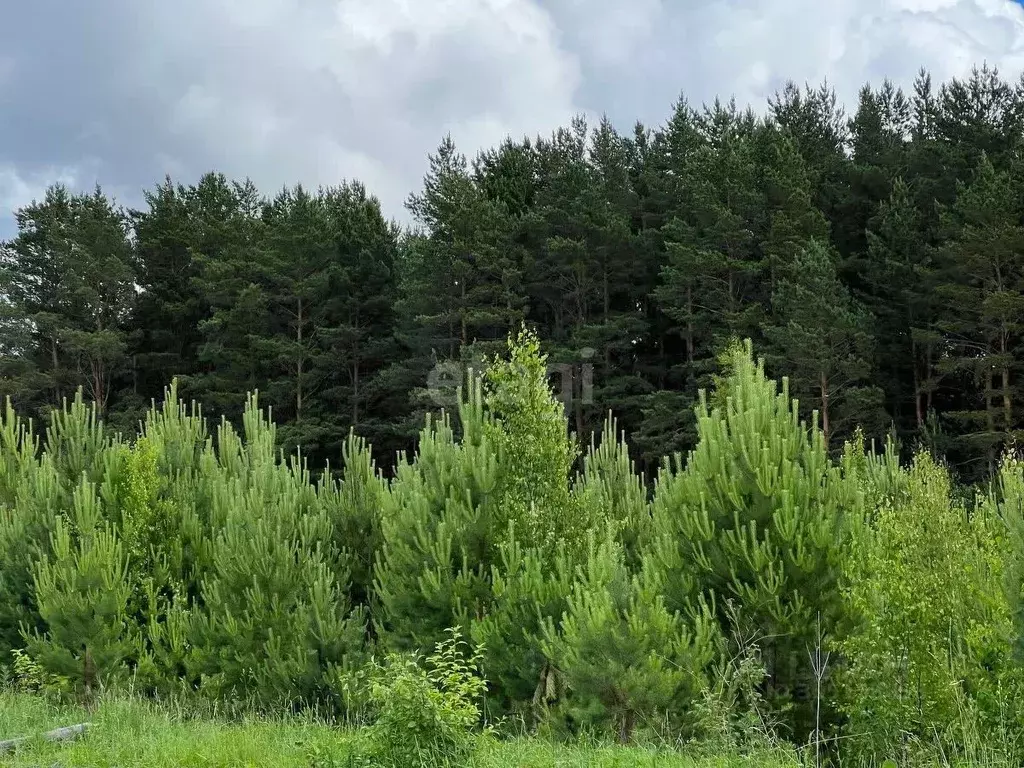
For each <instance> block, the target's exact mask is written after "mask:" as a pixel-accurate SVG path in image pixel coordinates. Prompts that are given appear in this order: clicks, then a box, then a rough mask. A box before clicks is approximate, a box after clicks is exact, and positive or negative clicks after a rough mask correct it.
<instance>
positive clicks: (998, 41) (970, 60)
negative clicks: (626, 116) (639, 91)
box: [673, 0, 1024, 106]
mask: <svg viewBox="0 0 1024 768" xmlns="http://www.w3.org/2000/svg"><path fill="white" fill-rule="evenodd" d="M684 17H685V18H680V19H679V20H677V23H676V24H674V25H673V26H674V28H675V29H677V30H678V29H679V28H680V27H681V26H682V27H687V28H689V30H690V31H691V34H692V40H693V44H694V45H693V48H692V54H691V57H692V58H696V59H699V60H700V61H702V62H703V63H704V66H703V69H704V71H705V72H706V73H707V75H708V80H709V82H707V83H706V87H704V86H705V84H696V85H698V87H699V89H700V91H701V92H702V96H703V95H704V92H706V91H707V90H713V91H717V92H722V93H723V94H726V95H728V94H731V93H732V94H735V95H736V98H737V100H738V101H740V102H751V103H753V104H755V105H757V106H760V105H762V104H763V102H764V99H765V98H766V97H767V96H768V95H770V93H771V91H773V90H774V89H775V88H776V87H777V86H778V83H779V82H780V81H784V80H787V79H793V80H796V81H797V82H804V81H809V82H811V83H814V84H816V83H819V82H821V81H822V80H823V79H825V78H826V77H827V79H828V80H829V82H830V83H831V84H832V85H833V86H834V87H835V88H836V90H837V92H838V94H839V95H840V97H841V98H842V99H843V100H844V101H846V102H847V103H850V102H852V101H853V100H854V98H855V97H856V94H857V90H858V89H859V88H860V86H861V85H863V84H864V83H865V82H866V81H869V80H870V81H872V82H874V83H879V82H880V81H881V80H882V79H883V78H885V77H889V78H890V79H892V80H894V81H896V82H898V83H901V84H909V83H910V82H911V81H912V80H913V78H914V77H915V76H916V74H917V72H918V70H919V69H920V68H921V67H922V66H924V67H926V68H927V69H928V70H930V71H931V73H932V75H933V80H934V81H936V82H941V81H944V80H947V79H948V78H950V77H954V76H964V75H966V74H968V72H969V70H970V68H971V67H972V66H973V65H980V64H981V63H983V62H985V61H987V62H988V63H989V64H995V65H997V66H998V67H999V68H1000V70H1001V71H1002V72H1003V74H1004V75H1006V76H1009V77H1011V78H1015V77H1016V76H1017V75H1018V74H1019V73H1020V72H1021V70H1022V69H1024V9H1022V8H1021V6H1020V5H1019V4H1017V3H1016V2H1011V1H1010V0H832V2H828V3H822V2H818V1H817V0H790V1H789V2H786V3H780V2H769V1H768V0H736V1H734V2H730V3H718V4H713V5H711V4H709V5H707V6H704V7H703V8H702V9H700V10H697V11H694V12H693V13H690V14H684ZM685 79H687V78H685V77H684V82H683V83H681V85H683V86H684V88H685V86H686V85H687V83H686V82H685Z"/></svg>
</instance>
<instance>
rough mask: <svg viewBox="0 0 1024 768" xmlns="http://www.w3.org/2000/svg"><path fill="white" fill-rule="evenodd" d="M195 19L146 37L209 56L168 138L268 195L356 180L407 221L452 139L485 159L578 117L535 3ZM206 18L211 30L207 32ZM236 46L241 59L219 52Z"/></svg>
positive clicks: (253, 10) (467, 1)
mask: <svg viewBox="0 0 1024 768" xmlns="http://www.w3.org/2000/svg"><path fill="white" fill-rule="evenodd" d="M300 7H302V8H303V10H301V11H300V10H299V8H300ZM188 8H189V9H190V13H191V14H192V16H193V23H191V24H186V25H184V26H182V25H181V24H178V25H177V27H173V29H176V32H174V31H172V32H170V33H168V30H167V28H166V27H165V26H164V25H163V22H167V23H171V21H172V20H171V19H169V18H164V17H161V23H160V24H157V23H156V22H154V23H153V24H152V28H151V29H148V30H144V31H143V34H144V35H147V36H148V35H151V36H152V39H150V40H148V44H147V47H150V50H151V51H152V47H151V46H156V47H157V49H160V48H163V49H164V50H166V51H167V52H168V53H169V52H170V51H173V50H177V49H178V48H179V46H181V45H182V43H183V41H184V39H185V38H190V39H191V40H192V46H191V48H190V49H191V50H193V51H195V50H201V51H205V52H206V53H205V54H199V55H200V57H201V59H202V61H201V63H200V65H199V66H196V67H195V68H194V70H193V74H192V75H191V77H190V78H189V81H188V82H182V83H181V85H180V87H179V88H178V90H177V92H174V91H173V90H172V91H171V92H170V93H168V94H167V96H168V102H169V104H168V105H167V106H168V107H169V120H168V123H167V124H168V127H169V129H170V131H171V133H172V135H173V136H174V138H175V140H176V141H177V142H179V144H183V145H190V146H193V147H196V148H197V149H198V150H200V151H201V153H202V154H203V155H205V156H208V157H211V158H214V159H215V161H216V162H217V163H218V166H217V167H218V169H221V170H224V171H225V172H227V173H229V174H231V175H249V176H251V177H252V178H253V179H254V181H256V182H257V183H258V184H260V185H261V186H262V187H267V188H278V187H280V186H281V185H283V184H287V183H293V182H295V181H302V182H303V183H306V184H309V185H314V186H315V185H317V184H331V183H337V182H339V181H341V179H342V178H349V179H352V178H359V179H360V180H362V181H363V182H364V183H365V184H366V185H367V187H368V188H369V190H370V191H371V192H373V193H375V194H377V195H378V196H379V197H381V199H382V202H383V203H384V205H385V210H386V211H387V212H388V214H390V215H398V216H402V214H403V210H402V204H403V201H404V200H405V198H406V196H407V195H408V193H409V192H410V191H412V189H413V188H415V187H416V186H417V185H418V184H419V181H420V178H421V176H422V174H423V172H424V171H425V170H426V156H427V153H428V152H430V151H432V150H433V149H434V148H435V147H436V146H437V144H438V142H439V141H440V139H441V138H442V136H443V135H444V134H445V133H448V132H450V133H452V135H453V137H454V138H455V139H456V141H457V142H458V143H459V144H460V146H461V147H463V148H464V149H465V151H466V152H467V153H469V154H472V153H473V152H475V150H476V149H477V148H479V147H482V146H488V145H491V144H494V143H497V142H499V141H500V140H501V139H502V138H503V137H504V136H505V135H507V134H513V135H522V134H527V133H536V132H538V131H544V132H547V131H550V130H552V129H554V128H555V127H557V126H558V125H561V124H563V123H565V122H566V121H567V120H568V119H569V117H570V116H571V115H572V114H573V113H574V112H576V111H578V109H579V107H578V105H577V104H576V103H575V93H576V89H577V85H578V83H579V80H580V72H579V67H578V65H577V62H576V59H575V57H574V56H572V55H570V54H569V53H567V52H566V51H564V50H563V49H562V48H561V47H560V46H559V41H558V31H557V29H556V27H555V25H554V23H553V21H552V19H551V17H550V16H549V15H548V13H547V12H545V11H544V10H543V9H542V8H541V7H540V6H538V5H537V4H536V3H534V2H532V0H485V1H481V0H446V1H445V2H436V3H424V2H422V0H419V1H417V2H413V1H412V0H336V1H335V2H331V3H327V4H325V3H319V4H317V3H313V4H310V5H303V4H302V3H299V2H298V0H291V1H289V0H259V1H258V2H255V3H250V2H246V3H244V4H243V3H241V2H240V0H218V1H217V2H213V3H209V4H205V5H202V6H200V5H199V3H198V1H197V0H196V2H193V3H190V4H189V5H188ZM201 14H202V15H205V20H206V24H197V23H195V17H196V16H198V15H201ZM157 26H160V27H161V29H160V34H159V35H158V34H157V30H156V27H157ZM196 35H199V36H200V39H199V40H196V39H195V36H196ZM215 38H216V39H215ZM225 40H230V41H231V51H232V53H231V55H229V56H227V57H225V56H221V55H219V54H215V53H213V52H214V51H217V50H218V48H219V46H218V43H223V42H224V41H225ZM151 55H152V56H153V59H154V60H155V59H157V58H159V57H158V56H157V54H156V53H152V54H151ZM154 66H155V65H154ZM149 71H150V73H151V72H152V69H150V70H149ZM174 154H175V156H176V157H181V152H180V151H178V152H176V153H174ZM341 166H346V167H341Z"/></svg>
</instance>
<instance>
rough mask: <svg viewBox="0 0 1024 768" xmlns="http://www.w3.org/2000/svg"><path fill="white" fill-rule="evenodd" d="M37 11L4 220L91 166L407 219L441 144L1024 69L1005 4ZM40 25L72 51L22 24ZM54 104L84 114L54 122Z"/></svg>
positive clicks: (325, 3) (474, 2)
mask: <svg viewBox="0 0 1024 768" xmlns="http://www.w3.org/2000/svg"><path fill="white" fill-rule="evenodd" d="M33 7H34V6H33V4H31V3H25V4H21V5H19V6H18V9H17V10H16V11H14V13H15V15H18V14H22V15H25V16H26V19H27V22H26V23H21V22H20V21H19V19H12V23H11V24H10V25H5V28H4V29H0V50H3V51H4V56H5V57H7V58H6V59H4V61H0V97H3V99H5V101H3V102H2V108H3V109H4V111H5V112H7V111H11V112H12V113H18V112H23V113H24V114H25V115H28V116H32V115H39V114H45V115H47V117H46V118H38V120H37V122H36V123H33V126H34V127H33V128H31V129H24V130H20V132H17V131H18V130H19V129H18V125H16V124H15V122H17V121H14V122H9V123H8V124H2V123H0V229H2V220H3V218H4V216H5V214H4V211H5V210H10V209H11V208H12V207H15V206H16V205H19V204H22V203H23V202H27V200H28V199H30V198H31V197H32V196H33V195H36V196H38V195H39V194H41V193H42V191H43V189H44V188H45V186H46V184H47V183H48V182H52V181H56V180H58V179H60V178H64V179H65V180H69V181H74V182H75V183H79V184H85V185H87V186H91V184H92V183H93V179H94V178H95V176H94V175H93V171H100V172H101V176H102V177H101V178H100V181H102V183H103V185H104V187H105V188H109V189H111V190H114V189H117V190H128V193H129V196H130V197H131V198H133V199H137V197H138V193H137V192H136V190H139V189H140V188H141V187H142V186H147V185H151V184H154V183H157V182H159V181H160V180H161V178H162V176H163V175H164V173H166V172H168V171H170V172H172V173H174V174H175V176H176V177H177V178H178V179H179V180H181V181H186V182H187V181H191V180H193V179H194V178H195V177H196V176H198V174H200V173H202V172H203V171H206V170H219V171H224V172H225V173H227V174H229V175H231V176H236V177H241V176H250V177H251V178H252V179H253V180H254V181H255V182H256V183H257V184H258V185H260V187H261V188H263V189H264V190H266V191H267V192H272V191H273V190H275V189H277V188H279V187H280V186H282V185H284V184H288V183H294V182H299V181H301V182H303V183H305V184H307V185H310V186H316V185H319V184H333V183H337V182H339V181H341V180H342V179H343V178H348V179H353V178H358V179H360V180H361V181H363V182H364V183H365V184H366V185H367V187H368V189H369V190H370V191H371V192H373V193H375V194H377V195H378V196H379V197H380V198H381V200H382V202H383V204H384V208H385V211H386V212H387V213H388V214H389V215H394V216H399V217H403V218H404V211H403V207H402V203H403V201H404V199H405V198H406V196H407V195H408V193H409V192H411V191H413V190H414V189H416V188H417V187H418V186H419V184H420V180H421V178H422V175H423V173H424V171H425V170H426V167H427V163H426V156H427V153H428V152H430V151H432V150H433V149H434V148H435V147H436V146H437V143H438V141H439V140H440V139H441V137H442V136H443V135H444V134H445V133H446V132H451V133H452V134H453V136H454V137H455V139H456V141H457V142H458V144H459V146H460V148H461V149H462V150H463V151H464V152H466V153H467V154H469V155H472V154H473V153H475V151H476V150H477V149H479V148H482V147H486V146H489V145H492V144H495V143H497V142H498V141H500V140H501V139H502V138H503V137H504V136H505V135H506V134H512V135H514V136H521V135H523V134H536V133H545V134H546V133H548V132H549V131H550V130H552V129H553V128H555V127H556V126H558V125H562V124H565V123H566V122H567V121H568V119H569V118H570V116H571V115H572V114H574V113H576V112H579V111H584V112H590V113H600V112H602V111H605V110H607V111H608V112H609V113H610V116H611V117H612V118H613V119H614V120H616V122H618V123H619V124H620V125H621V126H622V127H623V128H626V129H628V128H629V126H630V124H631V123H632V121H633V120H634V119H636V118H641V119H643V120H644V121H645V122H648V123H652V122H660V121H662V120H664V119H665V118H666V117H667V116H668V113H669V110H670V107H671V104H672V102H673V101H674V99H675V98H676V97H677V96H678V95H679V93H680V92H683V93H685V94H687V95H688V96H689V97H690V99H691V101H695V102H700V101H703V100H710V99H712V98H714V97H715V96H716V95H721V96H723V97H725V98H728V97H729V96H732V95H735V97H736V98H737V101H739V102H740V103H741V104H747V103H750V104H752V105H753V106H754V107H755V108H757V109H762V108H763V107H764V104H765V99H766V98H767V97H768V96H769V95H770V94H771V93H772V92H773V91H774V90H775V89H776V88H778V87H779V86H780V85H781V84H782V82H783V81H784V80H786V79H793V80H796V81H797V82H804V81H808V82H811V83H814V84H816V83H818V82H820V81H821V80H822V79H823V78H826V77H827V78H828V80H829V81H830V82H831V83H832V85H833V86H834V87H835V88H836V89H837V91H838V93H839V95H840V97H841V98H842V99H843V100H844V101H846V102H847V103H848V104H850V105H851V106H852V103H853V101H854V99H855V97H856V93H857V90H858V89H859V87H860V86H861V85H862V84H863V83H864V82H866V81H868V80H870V81H873V82H875V83H877V82H879V81H881V79H882V78H883V77H886V76H888V77H890V78H892V79H893V80H895V81H897V82H898V83H901V84H904V85H909V84H910V82H911V81H912V80H913V78H914V76H915V75H916V73H917V71H918V69H919V68H920V67H921V66H925V67H927V68H929V69H930V70H931V71H932V73H933V75H934V79H935V80H936V81H942V80H945V79H947V78H949V77H950V76H954V75H965V74H967V73H968V72H969V70H970V67H971V66H972V65H974V64H980V63H981V62H982V61H987V62H988V63H990V64H994V65H997V66H998V67H999V68H1000V70H1001V71H1002V72H1003V74H1004V75H1005V76H1007V77H1011V78H1016V77H1017V76H1018V75H1019V74H1020V72H1021V71H1022V70H1024V9H1022V8H1021V6H1020V5H1018V4H1017V3H1016V2H1011V0H830V1H829V2H821V0H787V1H786V2H779V0H717V1H716V2H705V3H697V2H694V3H683V2H667V1H666V0H636V2H634V3H622V2H617V1H616V0H181V1H180V2H179V3H175V4H169V3H148V4H147V3H135V2H131V0H96V2H95V3H93V4H90V7H89V10H88V13H87V16H86V17H83V18H87V19H88V21H89V23H90V25H92V26H91V27H90V29H92V32H91V36H89V35H83V34H82V33H81V31H80V30H79V28H78V27H79V26H80V23H84V22H82V19H77V20H76V19H75V18H69V19H68V20H67V21H66V22H64V23H63V26H62V25H61V24H54V23H53V22H52V21H51V20H50V19H49V18H48V17H47V18H45V19H44V18H43V17H42V15H41V12H39V11H34V10H33ZM83 13H84V12H83ZM33 14H35V15H34V16H33ZM26 29H34V30H38V32H37V33H33V34H39V35H42V34H44V33H45V34H46V35H48V36H49V38H52V40H51V42H52V43H53V47H54V49H57V50H61V51H63V52H64V53H63V55H64V57H65V58H64V59H62V60H61V61H58V62H56V63H51V62H50V60H49V59H48V58H47V57H46V56H44V55H43V54H42V51H43V50H44V47H42V46H39V45H38V40H30V39H29V38H30V37H31V35H30V34H29V33H25V32H19V35H21V37H20V38H19V37H18V36H14V35H13V33H12V32H10V31H9V30H26ZM5 30H8V31H6V32H5ZM108 36H109V37H108ZM98 38H103V39H102V40H100V39H98ZM29 43H31V45H29ZM19 46H20V47H19ZM32 56H37V57H38V58H37V59H33V58H32ZM8 60H9V61H8ZM4 62H7V63H4ZM67 62H79V63H81V64H82V66H81V67H78V68H76V67H74V66H68V65H67ZM5 78H6V79H5ZM29 78H32V79H29ZM39 93H47V94H48V97H47V103H48V104H61V105H64V104H66V103H72V102H73V103H74V104H75V109H74V111H73V112H69V111H67V110H64V111H52V114H51V113H50V112H44V113H41V112H40V110H39V109H37V108H36V107H37V106H38V94H39ZM34 105H35V106H34ZM68 115H71V117H69V116H68ZM44 119H45V120H46V122H45V123H43V122H40V121H42V120H44ZM61 120H66V122H67V125H66V126H65V125H64V124H63V123H60V121H61ZM18 124H20V123H18ZM72 126H73V130H72ZM44 129H45V130H44ZM88 157H93V158H96V159H97V162H101V164H97V165H93V164H91V161H88V160H87V159H86V158H88ZM76 168H77V169H79V170H81V169H84V168H87V169H89V171H90V173H89V174H88V175H86V174H85V173H84V171H82V172H76V171H75V169H76ZM68 169H71V170H70V171H69V170H68ZM62 174H63V177H62Z"/></svg>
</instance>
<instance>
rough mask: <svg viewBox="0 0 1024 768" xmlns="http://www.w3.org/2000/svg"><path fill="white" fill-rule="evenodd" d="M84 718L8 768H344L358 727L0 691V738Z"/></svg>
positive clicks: (689, 763)
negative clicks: (83, 728)
mask: <svg viewBox="0 0 1024 768" xmlns="http://www.w3.org/2000/svg"><path fill="white" fill-rule="evenodd" d="M81 722H90V723H92V724H93V726H92V728H91V729H90V730H89V732H88V734H87V735H86V736H84V737H82V738H80V739H79V740H77V741H74V742H71V743H67V744H64V745H54V744H47V743H43V742H41V741H36V742H33V743H31V744H29V745H26V746H24V747H22V748H20V749H19V750H18V751H17V752H15V753H13V754H6V755H0V765H4V766H12V768H28V766H52V765H59V766H64V767H65V768H70V767H71V766H82V767H83V768H92V767H93V766H96V767H99V766H103V767H104V768H107V767H110V768H113V767H115V766H116V767H117V768H129V766H145V767H146V768H172V766H173V768H192V767H193V766H195V767H196V768H198V767H199V766H202V768H216V767H218V766H238V767H239V768H241V767H242V766H246V767H248V766H282V767H283V768H287V767H292V766H294V767H298V766H302V767H303V768H343V767H344V766H347V765H350V764H352V765H360V764H359V763H350V762H349V758H350V756H351V755H353V754H354V752H355V748H356V747H357V745H358V742H359V738H360V737H359V733H358V732H357V731H345V730H339V729H337V728H332V727H330V726H327V725H324V724H321V723H316V722H313V721H311V720H302V719H298V718H289V719H282V720H280V721H272V720H265V719H260V720H256V719H253V720H246V721H243V722H234V723H229V722H226V721H220V720H217V719H202V720H197V719H191V718H189V717H187V716H185V714H184V713H182V712H179V711H175V710H173V709H168V708H159V707H157V706H156V705H153V704H150V703H146V702H138V701H128V700H123V699H120V700H119V699H109V700H106V701H104V702H102V703H100V704H99V705H98V706H97V707H96V708H95V709H94V710H93V711H91V712H86V711H85V710H84V709H81V708H79V707H62V706H56V705H54V704H52V703H50V702H48V701H47V700H45V699H43V698H40V697H36V696H31V695H27V694H17V693H11V692H4V691H0V740H3V739H9V738H13V737H16V736H27V735H38V734H41V733H43V732H44V731H47V730H50V729H52V728H58V727H61V726H67V725H72V724H75V723H81ZM794 764H795V763H791V762H786V761H785V759H784V757H779V758H765V759H763V760H754V759H750V758H741V757H728V756H722V757H715V758H694V757H689V756H686V755H682V754H678V753H672V752H666V751H657V750H649V749H638V748H633V749H627V748H617V747H591V748H587V747H568V746H556V745H554V744H549V743H546V742H543V741H537V740H530V739H521V740H516V741H511V742H496V741H488V742H487V743H486V744H485V746H484V747H483V749H482V750H481V754H480V758H479V760H478V762H477V763H476V765H477V766H480V768H491V767H493V768H511V766H529V767H530V768H534V767H535V766H536V767H538V768H541V767H543V766H580V768H583V766H593V767H594V768H612V767H613V766H615V767H618V766H622V768H625V767H626V766H630V767H632V766H658V768H719V767H721V768H725V767H726V766H734V765H736V766H739V765H743V766H755V767H762V766H763V768H781V766H787V765H794Z"/></svg>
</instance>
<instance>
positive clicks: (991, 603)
mask: <svg viewBox="0 0 1024 768" xmlns="http://www.w3.org/2000/svg"><path fill="white" fill-rule="evenodd" d="M996 522H997V521H996V520H995V519H994V518H993V517H992V516H991V515H990V514H988V513H987V511H986V510H985V508H984V507H983V506H982V507H979V508H977V509H976V511H975V514H973V515H969V514H968V513H967V511H966V510H965V509H964V507H963V506H962V505H961V504H958V503H955V502H954V501H953V500H952V499H951V485H950V481H949V477H948V475H947V473H946V472H945V471H944V470H943V469H942V468H941V467H939V466H937V465H936V464H935V462H934V461H933V460H932V459H931V458H930V457H929V456H928V455H927V454H920V455H918V456H917V457H916V458H915V459H914V462H913V466H912V467H911V469H910V470H909V472H907V478H906V482H905V493H903V494H899V495H897V496H896V497H895V498H894V499H893V500H891V501H887V502H886V503H885V504H883V505H882V506H881V507H880V508H879V509H878V510H877V511H876V512H875V515H874V519H873V520H872V521H871V524H870V527H869V528H867V529H866V530H865V532H864V534H863V535H862V536H860V537H858V538H857V540H856V541H855V542H854V547H853V549H852V552H851V556H850V558H849V559H848V562H847V566H846V573H845V587H844V589H843V595H844V600H845V602H846V605H847V610H848V611H849V613H850V615H851V616H852V617H854V618H855V620H856V621H857V624H856V629H855V630H854V631H853V632H852V633H851V634H850V636H849V637H847V638H845V639H844V640H842V641H841V642H840V643H839V648H840V650H841V651H842V654H843V656H844V657H845V660H846V667H845V669H843V670H842V673H841V678H840V679H841V686H840V693H841V696H840V702H841V707H842V709H843V711H844V712H845V714H846V715H847V717H848V719H849V724H848V725H849V730H850V733H851V734H854V735H855V738H854V739H853V740H852V741H851V742H850V744H851V745H856V746H857V748H858V749H859V750H860V751H861V752H862V753H864V754H865V755H867V756H869V757H872V758H878V759H881V758H886V757H899V758H901V759H904V760H905V759H907V757H908V755H909V754H910V753H911V752H912V751H913V750H914V749H915V745H916V747H921V745H924V746H926V747H928V748H931V747H932V746H935V747H938V748H942V749H947V750H948V749H949V748H951V747H954V748H955V747H956V745H957V744H962V743H963V739H964V733H963V732H962V729H961V725H962V724H963V722H964V721H963V718H962V715H963V713H964V712H965V711H977V707H978V705H979V704H981V703H983V702H984V699H985V698H986V697H988V696H991V695H992V694H993V693H995V692H996V690H997V688H998V685H999V678H998V670H999V669H1000V667H1001V666H1002V665H1003V663H1004V660H1005V659H1006V658H1007V657H1008V656H1009V652H1010V638H1011V621H1010V612H1009V606H1008V604H1007V602H1006V600H1005V597H1004V595H1003V592H1002V590H1001V588H1000V585H1001V578H1002V569H1003V566H1002V562H1001V557H1002V555H1001V552H1000V548H1001V545H1000V536H999V535H998V528H997V527H996V526H995V523H996ZM936 739H938V740H939V743H938V744H935V743H934V742H935V740H936Z"/></svg>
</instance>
